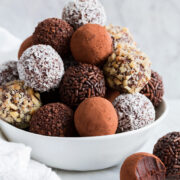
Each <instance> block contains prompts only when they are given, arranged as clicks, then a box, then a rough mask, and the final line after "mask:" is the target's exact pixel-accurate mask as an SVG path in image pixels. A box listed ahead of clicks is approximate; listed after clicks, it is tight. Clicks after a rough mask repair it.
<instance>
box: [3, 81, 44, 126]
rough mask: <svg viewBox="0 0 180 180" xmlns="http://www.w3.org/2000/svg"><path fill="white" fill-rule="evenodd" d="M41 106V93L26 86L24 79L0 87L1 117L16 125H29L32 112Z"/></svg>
mask: <svg viewBox="0 0 180 180" xmlns="http://www.w3.org/2000/svg"><path fill="white" fill-rule="evenodd" d="M40 106H41V101H40V95H39V93H38V92H34V90H33V89H31V88H28V87H26V86H25V85H24V82H23V81H12V82H9V83H7V84H5V85H3V86H1V87H0V118H1V119H3V120H4V121H6V122H8V123H10V124H12V125H14V126H16V127H19V128H21V129H25V128H27V127H29V121H30V119H31V116H32V114H33V113H34V112H35V111H36V110H37V109H38V108H39V107H40Z"/></svg>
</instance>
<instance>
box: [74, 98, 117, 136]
mask: <svg viewBox="0 0 180 180" xmlns="http://www.w3.org/2000/svg"><path fill="white" fill-rule="evenodd" d="M74 121H75V127H76V129H77V131H78V133H79V135H80V136H102V135H110V134H114V133H115V132H116V130H117V125H118V117H117V113H116V110H115V109H114V107H113V105H112V104H111V103H110V102H109V101H108V100H106V99H104V98H101V97H92V98H87V99H85V100H84V101H83V102H82V103H81V104H80V105H79V106H78V108H77V110H76V112H75V117H74Z"/></svg>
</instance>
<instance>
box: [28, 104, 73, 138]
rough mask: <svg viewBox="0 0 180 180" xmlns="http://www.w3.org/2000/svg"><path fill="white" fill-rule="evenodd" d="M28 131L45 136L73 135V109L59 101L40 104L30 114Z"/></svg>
mask: <svg viewBox="0 0 180 180" xmlns="http://www.w3.org/2000/svg"><path fill="white" fill-rule="evenodd" d="M30 131H31V132H33V133H36V134H41V135H46V136H62V137H64V136H65V137H71V136H74V135H75V132H76V131H75V127H74V119H73V111H72V110H71V109H70V108H69V107H68V106H66V105H64V104H61V103H51V104H47V105H45V106H42V107H41V108H40V109H39V110H38V111H36V112H35V113H34V114H33V116H32V119H31V122H30Z"/></svg>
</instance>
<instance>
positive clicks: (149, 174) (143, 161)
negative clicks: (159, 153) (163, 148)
mask: <svg viewBox="0 0 180 180" xmlns="http://www.w3.org/2000/svg"><path fill="white" fill-rule="evenodd" d="M165 175H166V168H165V166H164V164H163V162H162V161H161V160H160V159H159V158H158V157H156V156H154V155H152V154H149V153H143V152H140V153H135V154H133V155H131V156H129V157H128V158H127V159H126V160H125V161H124V163H123V165H122V167H121V171H120V179H121V180H165Z"/></svg>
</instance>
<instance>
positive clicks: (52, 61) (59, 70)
mask: <svg viewBox="0 0 180 180" xmlns="http://www.w3.org/2000/svg"><path fill="white" fill-rule="evenodd" d="M17 67H18V72H19V77H20V79H21V80H23V81H25V85H26V86H28V87H31V88H33V89H35V90H36V91H40V92H45V91H49V90H50V89H52V88H57V87H58V85H59V83H60V81H61V78H62V76H63V74H64V65H63V61H62V59H61V58H60V56H59V55H58V53H57V52H56V51H55V50H54V49H53V48H52V47H51V46H49V45H34V46H32V47H30V48H28V49H27V50H26V51H25V52H24V53H23V54H22V56H21V58H20V60H19V61H18V64H17Z"/></svg>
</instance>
